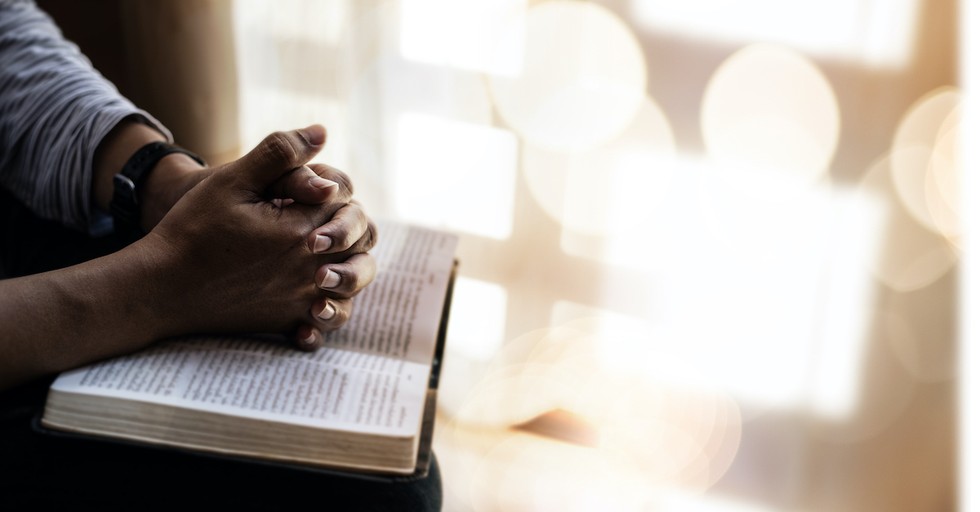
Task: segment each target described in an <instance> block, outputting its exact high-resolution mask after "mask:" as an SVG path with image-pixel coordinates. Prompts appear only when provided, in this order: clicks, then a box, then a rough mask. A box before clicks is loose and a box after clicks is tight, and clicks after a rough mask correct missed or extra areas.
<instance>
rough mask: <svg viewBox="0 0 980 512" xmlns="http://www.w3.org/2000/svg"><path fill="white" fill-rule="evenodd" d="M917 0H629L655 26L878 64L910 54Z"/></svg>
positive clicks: (899, 61) (893, 64)
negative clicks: (678, 0)
mask: <svg viewBox="0 0 980 512" xmlns="http://www.w3.org/2000/svg"><path fill="white" fill-rule="evenodd" d="M920 3H921V0H804V1H796V2H786V1H783V0H739V1H738V2H732V1H728V0H686V1H683V2H676V1H671V0H633V1H632V2H631V3H630V5H631V8H632V9H631V11H632V13H633V15H634V16H635V18H636V19H637V21H639V23H641V24H642V25H644V26H646V27H649V28H650V29H652V30H655V31H657V32H666V33H671V34H676V35H680V36H683V37H686V38H689V39H692V40H700V41H706V40H707V41H717V42H722V43H728V44H744V43H748V42H767V43H776V44H781V45H786V46H789V47H792V48H795V49H797V50H800V51H805V52H807V53H810V54H813V55H820V56H825V57H829V58H832V59H838V60H844V61H849V62H859V63H861V64H863V65H868V66H870V67H877V68H892V69H895V68H901V67H902V66H904V65H905V64H906V63H907V62H908V61H909V58H910V56H911V53H912V50H913V48H914V46H913V44H914V43H915V42H916V28H917V24H918V21H919V20H918V18H919V10H920Z"/></svg>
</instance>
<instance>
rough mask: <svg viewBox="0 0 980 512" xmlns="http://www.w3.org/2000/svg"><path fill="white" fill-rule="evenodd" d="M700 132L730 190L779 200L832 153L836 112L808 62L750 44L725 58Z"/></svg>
mask: <svg viewBox="0 0 980 512" xmlns="http://www.w3.org/2000/svg"><path fill="white" fill-rule="evenodd" d="M701 129H702V133H703V136H704V143H705V147H706V150H707V153H708V155H709V156H710V157H711V158H712V159H713V160H714V161H715V162H716V163H717V164H718V165H719V166H720V167H722V168H723V174H724V175H725V176H726V177H727V178H729V179H730V182H731V184H733V185H736V186H738V187H740V188H742V189H744V190H746V191H748V192H750V193H752V194H754V195H761V196H780V195H785V194H788V193H793V192H795V191H798V190H800V189H802V188H804V187H806V186H808V185H810V184H812V183H813V182H814V181H816V180H817V179H818V178H819V177H820V176H821V175H822V174H824V173H825V172H826V171H827V169H828V167H829V165H830V162H831V159H832V158H833V156H834V153H835V151H836V148H837V142H838V137H839V133H840V109H839V107H838V104H837V98H836V96H835V94H834V91H833V88H832V87H831V85H830V83H829V82H828V81H827V79H826V77H825V76H824V75H823V73H822V72H821V71H820V70H819V69H818V68H817V66H815V65H814V64H813V63H812V62H810V61H809V60H808V59H806V58H805V57H803V56H801V55H800V54H798V53H795V52H793V51H791V50H788V49H785V48H781V47H777V46H772V45H763V44H757V45H751V46H747V47H745V48H743V49H741V50H739V51H737V52H735V53H734V54H732V55H731V56H730V57H729V58H728V59H727V60H726V61H725V62H724V63H722V65H721V66H719V68H718V69H717V70H716V71H715V73H714V75H713V76H712V77H711V79H710V81H709V83H708V86H707V89H706V90H705V93H704V99H703V102H702V106H701ZM724 169H728V170H730V172H724Z"/></svg>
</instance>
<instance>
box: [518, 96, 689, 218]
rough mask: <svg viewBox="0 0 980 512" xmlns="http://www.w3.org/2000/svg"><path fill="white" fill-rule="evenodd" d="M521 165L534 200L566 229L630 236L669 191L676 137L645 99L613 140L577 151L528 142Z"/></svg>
mask: <svg viewBox="0 0 980 512" xmlns="http://www.w3.org/2000/svg"><path fill="white" fill-rule="evenodd" d="M523 168H524V176H525V179H526V180H527V184H528V188H530V190H531V193H532V194H533V195H534V198H535V199H536V200H537V201H538V204H539V205H541V207H542V208H543V209H544V211H545V212H546V213H548V214H549V215H551V216H552V217H553V218H554V219H556V220H558V221H560V222H561V223H562V226H563V227H564V228H565V229H567V230H571V231H576V232H581V233H586V234H594V235H621V236H629V237H634V236H635V234H636V233H638V232H642V231H646V230H647V229H648V221H649V220H650V219H651V217H652V216H653V214H654V212H656V211H657V209H658V207H659V205H660V203H661V202H662V200H663V199H664V198H665V196H666V194H667V193H668V190H669V184H670V180H671V176H672V175H673V172H674V137H673V134H672V132H671V129H670V125H669V124H668V122H667V118H666V117H665V116H664V114H663V111H661V110H660V108H659V107H658V106H657V105H656V104H655V103H653V102H652V101H650V100H646V101H644V103H643V105H642V106H641V107H640V110H639V112H638V113H637V115H636V117H635V118H634V119H633V121H632V122H631V123H630V125H629V126H628V127H627V128H626V130H625V131H624V132H623V134H622V135H620V136H619V137H617V138H616V139H615V140H613V141H610V142H608V143H606V144H603V145H601V146H599V147H597V148H594V149H591V150H585V151H577V152H561V153H559V152H553V151H548V150H544V149H540V148H536V147H534V146H526V147H525V148H524V151H523Z"/></svg>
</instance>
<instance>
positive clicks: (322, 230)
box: [307, 201, 377, 254]
mask: <svg viewBox="0 0 980 512" xmlns="http://www.w3.org/2000/svg"><path fill="white" fill-rule="evenodd" d="M376 240H377V226H375V224H374V222H372V221H371V219H370V218H368V216H367V213H365V212H364V208H362V207H361V205H360V203H358V202H357V201H351V202H350V203H349V204H346V205H344V206H343V207H341V208H340V209H339V210H337V212H336V213H334V215H333V217H331V218H330V220H329V221H328V222H327V223H326V224H324V225H322V226H320V227H318V228H316V229H314V230H313V231H312V232H310V234H309V235H308V236H307V243H308V244H309V246H310V250H311V251H313V253H314V254H335V253H341V252H345V251H348V252H351V253H355V252H366V251H369V250H371V248H372V247H374V244H375V241H376ZM355 246H357V247H358V249H359V250H357V251H352V250H351V249H352V248H354V247H355Z"/></svg>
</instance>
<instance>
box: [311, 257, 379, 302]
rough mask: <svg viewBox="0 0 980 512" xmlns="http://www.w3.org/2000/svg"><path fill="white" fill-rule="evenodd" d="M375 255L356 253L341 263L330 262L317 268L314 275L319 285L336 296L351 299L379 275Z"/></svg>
mask: <svg viewBox="0 0 980 512" xmlns="http://www.w3.org/2000/svg"><path fill="white" fill-rule="evenodd" d="M377 272H378V269H377V264H376V262H375V260H374V256H371V255H370V254H368V253H361V254H355V255H353V256H351V257H350V258H347V260H346V261H343V262H340V263H328V264H326V265H323V266H321V267H320V268H318V269H317V271H316V274H315V276H314V279H315V282H316V284H317V286H319V287H320V288H321V289H323V290H326V291H328V292H329V294H330V296H332V297H334V298H342V299H349V298H351V297H353V296H355V295H357V294H358V293H359V292H360V291H361V290H363V289H364V287H365V286H367V285H369V284H371V281H374V277H375V276H376V275H377Z"/></svg>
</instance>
